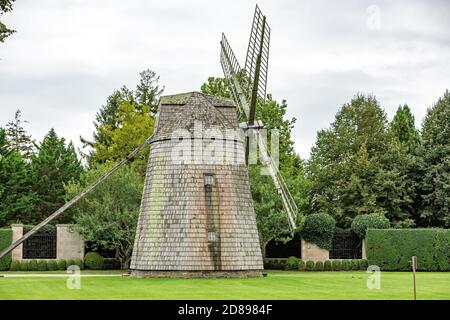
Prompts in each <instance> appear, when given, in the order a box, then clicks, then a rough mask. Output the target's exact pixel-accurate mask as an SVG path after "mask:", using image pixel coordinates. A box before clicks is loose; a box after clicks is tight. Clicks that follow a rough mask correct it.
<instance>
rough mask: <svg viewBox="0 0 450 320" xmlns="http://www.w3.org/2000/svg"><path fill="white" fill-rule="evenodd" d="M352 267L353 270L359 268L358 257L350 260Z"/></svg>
mask: <svg viewBox="0 0 450 320" xmlns="http://www.w3.org/2000/svg"><path fill="white" fill-rule="evenodd" d="M350 269H351V270H359V260H358V259H353V260H350Z"/></svg>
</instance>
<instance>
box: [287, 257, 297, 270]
mask: <svg viewBox="0 0 450 320" xmlns="http://www.w3.org/2000/svg"><path fill="white" fill-rule="evenodd" d="M284 268H285V269H286V270H297V269H298V258H297V257H289V258H288V259H287V260H286V265H285V267H284Z"/></svg>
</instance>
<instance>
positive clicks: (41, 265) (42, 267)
mask: <svg viewBox="0 0 450 320" xmlns="http://www.w3.org/2000/svg"><path fill="white" fill-rule="evenodd" d="M37 266H38V271H47V261H45V260H39V261H38V263H37Z"/></svg>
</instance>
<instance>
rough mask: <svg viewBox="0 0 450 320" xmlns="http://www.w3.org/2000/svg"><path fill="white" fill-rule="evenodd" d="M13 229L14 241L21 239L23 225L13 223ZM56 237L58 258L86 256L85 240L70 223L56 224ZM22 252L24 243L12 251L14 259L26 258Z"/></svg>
mask: <svg viewBox="0 0 450 320" xmlns="http://www.w3.org/2000/svg"><path fill="white" fill-rule="evenodd" d="M11 229H12V241H13V242H14V241H17V240H19V239H20V237H22V235H23V225H22V224H13V225H11ZM56 239H57V240H56V260H62V259H64V260H69V259H83V258H84V240H83V238H82V237H81V236H80V235H79V234H77V233H75V232H71V231H70V225H68V224H58V225H56ZM22 253H23V245H20V246H18V247H17V248H15V249H14V250H13V251H12V253H11V254H12V260H13V261H16V260H24V259H23V254H22ZM46 260H49V259H46Z"/></svg>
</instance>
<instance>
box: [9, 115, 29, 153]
mask: <svg viewBox="0 0 450 320" xmlns="http://www.w3.org/2000/svg"><path fill="white" fill-rule="evenodd" d="M24 123H28V121H26V120H22V112H21V111H20V110H17V111H16V113H15V115H14V120H13V121H10V122H8V123H7V124H6V135H7V137H8V141H9V144H10V145H11V147H12V148H13V150H14V151H16V152H17V153H20V154H21V155H22V156H23V157H24V158H26V159H30V158H31V156H32V155H33V154H34V151H35V150H34V149H35V148H34V146H35V145H34V141H33V140H32V139H31V136H30V135H28V134H27V132H26V130H25V129H24V127H23V124H24Z"/></svg>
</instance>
